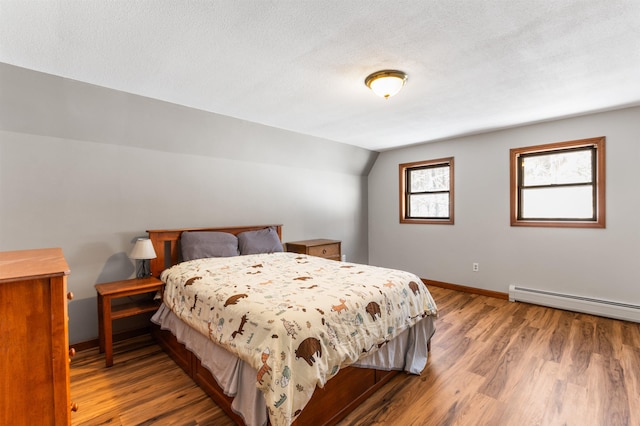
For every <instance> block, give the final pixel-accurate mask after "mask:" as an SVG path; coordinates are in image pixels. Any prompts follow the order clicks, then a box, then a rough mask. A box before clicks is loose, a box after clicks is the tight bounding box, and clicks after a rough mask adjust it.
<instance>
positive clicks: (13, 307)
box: [0, 248, 77, 426]
mask: <svg viewBox="0 0 640 426" xmlns="http://www.w3.org/2000/svg"><path fill="white" fill-rule="evenodd" d="M68 274H69V266H68V265H67V262H66V260H65V259H64V256H63V255H62V249H59V248H52V249H38V250H21V251H10V252H0V342H1V343H0V345H1V348H2V349H1V351H0V425H12V426H21V425H25V426H26V425H29V426H31V425H56V426H62V425H70V424H71V412H70V411H71V410H72V409H74V410H75V409H77V407H76V406H75V405H74V404H72V402H71V399H70V390H69V362H70V356H72V355H73V353H74V351H73V350H69V337H68V327H67V321H68V317H67V315H68V314H67V299H71V298H72V295H71V294H70V293H69V294H67V275H68Z"/></svg>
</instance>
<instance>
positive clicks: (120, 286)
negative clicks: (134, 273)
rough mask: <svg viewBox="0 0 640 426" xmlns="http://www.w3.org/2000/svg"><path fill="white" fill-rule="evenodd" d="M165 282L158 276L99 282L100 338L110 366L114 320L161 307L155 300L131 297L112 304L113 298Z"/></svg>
mask: <svg viewBox="0 0 640 426" xmlns="http://www.w3.org/2000/svg"><path fill="white" fill-rule="evenodd" d="M163 285H164V283H163V282H162V281H160V280H159V279H158V278H155V277H147V278H134V279H130V280H122V281H114V282H111V283H103V284H96V286H95V287H96V291H97V292H98V338H99V340H100V353H103V352H104V354H105V360H106V365H107V367H111V366H112V365H113V328H112V325H113V320H116V319H119V318H126V317H130V316H133V315H138V314H142V313H145V312H153V311H155V310H156V309H158V307H159V306H160V302H159V301H157V300H154V299H148V300H131V301H130V302H128V303H123V304H118V305H115V306H113V307H112V306H111V300H112V299H119V298H123V297H129V296H135V295H139V294H145V293H153V292H157V291H159V290H161V289H162V286H163Z"/></svg>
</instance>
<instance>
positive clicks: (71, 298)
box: [67, 292, 73, 300]
mask: <svg viewBox="0 0 640 426" xmlns="http://www.w3.org/2000/svg"><path fill="white" fill-rule="evenodd" d="M67 300H73V293H72V292H69V293H67Z"/></svg>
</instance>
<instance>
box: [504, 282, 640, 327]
mask: <svg viewBox="0 0 640 426" xmlns="http://www.w3.org/2000/svg"><path fill="white" fill-rule="evenodd" d="M509 300H510V301H511V302H515V301H518V302H526V303H533V304H536V305H542V306H549V307H552V308H558V309H564V310H567V311H574V312H582V313H586V314H591V315H598V316H601V317H608V318H616V319H621V320H625V321H633V322H639V323H640V305H633V304H629V303H621V302H613V301H611V300H602V299H592V298H590V297H582V296H574V295H571V294H562V293H556V292H552V291H547V290H536V289H532V288H525V287H519V286H515V285H510V286H509Z"/></svg>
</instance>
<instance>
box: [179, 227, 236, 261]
mask: <svg viewBox="0 0 640 426" xmlns="http://www.w3.org/2000/svg"><path fill="white" fill-rule="evenodd" d="M180 246H181V250H182V260H184V261H187V260H194V259H202V258H206V257H231V256H237V255H239V254H240V252H239V251H238V238H237V237H236V236H235V235H233V234H229V233H227V232H210V231H189V232H183V233H182V235H181V236H180Z"/></svg>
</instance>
